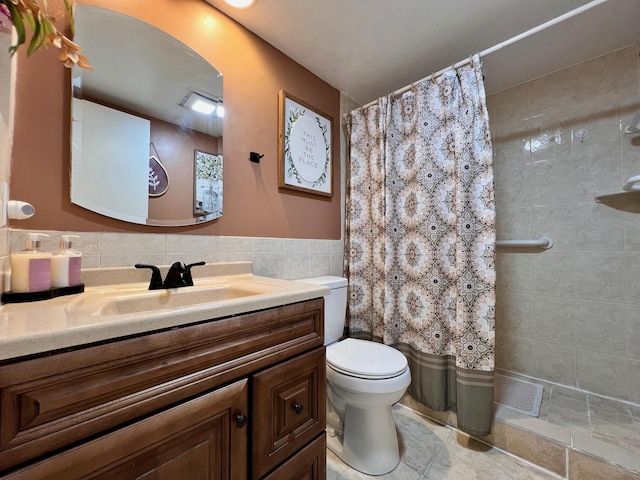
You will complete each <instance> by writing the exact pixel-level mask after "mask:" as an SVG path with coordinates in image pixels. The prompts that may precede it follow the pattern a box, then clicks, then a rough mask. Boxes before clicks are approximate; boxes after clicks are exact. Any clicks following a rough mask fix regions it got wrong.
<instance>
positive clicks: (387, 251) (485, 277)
mask: <svg viewBox="0 0 640 480" xmlns="http://www.w3.org/2000/svg"><path fill="white" fill-rule="evenodd" d="M345 117H346V120H347V127H348V130H349V137H350V138H349V143H350V147H349V156H350V166H349V170H350V172H349V175H348V177H349V180H348V206H347V235H346V248H345V251H346V263H347V266H346V270H347V276H348V279H349V312H348V314H349V335H350V336H352V337H357V338H368V339H373V340H376V341H381V342H383V343H385V344H389V345H392V346H394V347H396V348H398V349H399V350H400V351H402V352H403V353H404V354H405V355H406V356H407V358H408V359H409V366H410V369H411V375H412V379H413V380H412V384H411V386H410V387H409V393H410V394H411V395H412V396H413V397H414V398H415V399H416V400H417V401H419V402H421V403H423V404H424V405H425V406H427V407H428V408H431V409H433V410H454V411H456V412H457V417H458V427H459V428H460V429H461V430H463V431H466V432H468V433H471V434H474V435H480V436H482V435H487V434H488V433H489V432H490V429H491V419H492V405H493V368H494V313H495V308H494V306H495V263H494V245H495V204H494V189H493V167H492V150H491V140H490V134H489V120H488V114H487V109H486V98H485V93H484V84H483V81H482V71H481V65H480V61H479V57H478V56H477V55H476V56H474V57H473V58H472V59H471V62H470V64H468V65H466V66H463V67H460V68H458V69H451V70H449V71H447V72H445V73H444V74H442V75H441V76H439V77H438V78H435V79H430V80H425V81H421V82H419V83H417V84H415V85H413V86H412V88H411V90H409V91H407V92H406V93H404V94H403V95H402V96H401V97H399V98H396V97H394V96H392V95H389V96H386V97H382V98H380V99H379V100H378V102H377V104H375V105H373V106H371V107H369V108H364V109H358V110H354V111H353V112H351V113H350V114H347V115H346V116H345Z"/></svg>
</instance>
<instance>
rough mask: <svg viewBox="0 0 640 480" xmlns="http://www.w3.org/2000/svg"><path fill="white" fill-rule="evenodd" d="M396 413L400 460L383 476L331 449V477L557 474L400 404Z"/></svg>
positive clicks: (477, 478) (531, 478)
mask: <svg viewBox="0 0 640 480" xmlns="http://www.w3.org/2000/svg"><path fill="white" fill-rule="evenodd" d="M393 417H394V420H395V422H396V426H397V428H398V437H399V441H400V464H399V465H398V466H397V467H396V469H395V470H394V471H393V472H391V473H389V474H387V475H382V476H378V477H372V476H369V475H365V474H362V473H360V472H357V471H356V470H353V469H352V468H350V467H348V466H347V465H345V464H344V463H342V461H341V460H340V459H339V458H338V457H336V456H335V455H334V454H333V453H332V452H331V451H327V480H343V479H366V478H379V479H396V480H418V479H424V480H449V479H450V480H485V479H487V480H525V479H526V480H548V479H557V478H558V477H557V476H554V475H553V474H550V473H548V472H546V471H544V470H541V469H539V468H537V467H535V466H533V465H531V464H528V463H526V462H524V461H522V460H520V459H518V458H516V457H513V456H511V455H508V454H506V453H504V452H501V451H499V450H497V449H495V448H491V447H489V446H487V445H485V444H483V443H480V442H477V441H475V440H473V439H470V438H469V437H467V436H466V435H464V434H460V433H458V432H457V431H455V430H453V429H452V428H449V427H447V426H442V425H439V424H437V423H434V422H432V421H430V420H429V419H427V418H425V417H422V416H421V415H419V414H417V413H415V412H413V411H412V410H410V409H408V408H406V407H404V406H402V405H399V404H397V405H396V406H394V409H393Z"/></svg>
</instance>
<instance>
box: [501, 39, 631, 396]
mask: <svg viewBox="0 0 640 480" xmlns="http://www.w3.org/2000/svg"><path fill="white" fill-rule="evenodd" d="M638 53H639V49H638V46H637V45H636V46H632V47H629V48H625V49H623V50H619V51H616V52H613V53H610V54H607V55H604V56H602V57H598V58H596V59H593V60H591V61H588V62H585V63H582V64H579V65H575V66H573V67H570V68H567V69H564V70H561V71H558V72H556V73H553V74H551V75H547V76H545V77H541V78H538V79H536V80H532V81H530V82H528V83H526V84H522V85H519V86H517V87H514V88H511V89H509V90H505V91H502V92H500V93H497V94H495V95H492V96H490V97H489V98H488V109H489V117H490V126H491V132H492V139H493V147H494V159H495V185H496V205H497V216H496V218H497V238H498V239H505V240H506V239H534V238H538V237H540V236H548V237H550V238H551V239H552V240H553V248H551V249H549V250H535V249H529V250H527V249H523V250H514V249H507V248H502V247H501V248H498V249H497V267H496V268H497V307H496V344H497V353H496V366H497V368H499V369H503V370H507V371H513V372H518V373H521V374H525V375H530V376H533V377H537V378H540V379H544V380H548V381H551V382H557V383H560V384H564V385H569V386H573V387H577V388H579V389H583V390H587V391H591V392H594V393H597V394H601V395H605V396H609V397H615V398H618V399H622V400H627V401H631V402H634V403H640V197H639V196H635V197H634V196H632V195H622V196H618V197H616V198H615V200H614V201H611V202H608V203H596V201H595V198H594V195H595V193H596V191H600V192H603V191H620V189H621V187H622V185H623V183H624V182H625V181H626V180H627V179H628V178H629V177H631V176H634V175H640V135H635V136H634V135H625V133H624V128H625V127H626V126H627V125H628V124H629V123H630V121H631V119H632V118H633V117H634V115H635V113H636V112H638V110H640V73H639V58H638ZM634 195H636V194H634Z"/></svg>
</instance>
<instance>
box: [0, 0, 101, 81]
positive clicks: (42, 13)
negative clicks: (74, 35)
mask: <svg viewBox="0 0 640 480" xmlns="http://www.w3.org/2000/svg"><path fill="white" fill-rule="evenodd" d="M41 1H42V2H43V5H44V8H43V7H41V6H40V4H39V3H38V0H0V31H10V30H11V26H13V27H14V28H15V29H16V33H17V36H18V41H17V43H16V44H15V45H12V46H11V48H9V53H10V54H11V55H13V54H14V53H15V52H16V51H17V50H18V47H20V46H21V45H22V44H24V43H26V41H27V32H26V29H27V26H28V27H29V28H30V29H31V31H32V32H33V34H32V36H31V40H30V41H29V45H28V47H27V56H29V55H31V54H32V53H34V52H35V51H36V50H38V49H39V48H41V47H46V46H48V45H50V44H53V45H54V46H56V47H58V48H59V49H60V55H59V58H60V61H62V63H63V64H64V66H65V67H67V68H71V67H73V66H74V65H77V66H79V67H81V68H85V69H88V70H93V69H92V68H91V65H90V64H89V61H88V60H87V58H86V57H85V56H84V55H81V54H80V53H78V52H79V51H80V49H81V47H80V46H79V45H77V44H75V43H73V42H72V41H71V40H69V39H68V38H67V37H66V36H65V35H63V34H62V33H61V32H60V31H59V30H58V29H57V28H56V27H55V25H54V22H55V20H56V19H55V18H54V17H53V16H51V15H49V14H48V13H47V12H46V0H41ZM71 1H72V0H71ZM64 4H65V7H66V10H67V15H68V16H69V19H70V21H71V26H72V29H73V10H72V6H71V3H70V0H64Z"/></svg>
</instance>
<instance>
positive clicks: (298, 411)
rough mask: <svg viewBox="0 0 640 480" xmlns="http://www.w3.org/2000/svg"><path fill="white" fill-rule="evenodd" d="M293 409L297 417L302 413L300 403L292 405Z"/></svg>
mask: <svg viewBox="0 0 640 480" xmlns="http://www.w3.org/2000/svg"><path fill="white" fill-rule="evenodd" d="M293 409H294V410H295V411H296V413H297V414H298V415H300V414H301V413H302V410H304V405H302V404H301V403H294V405H293Z"/></svg>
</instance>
